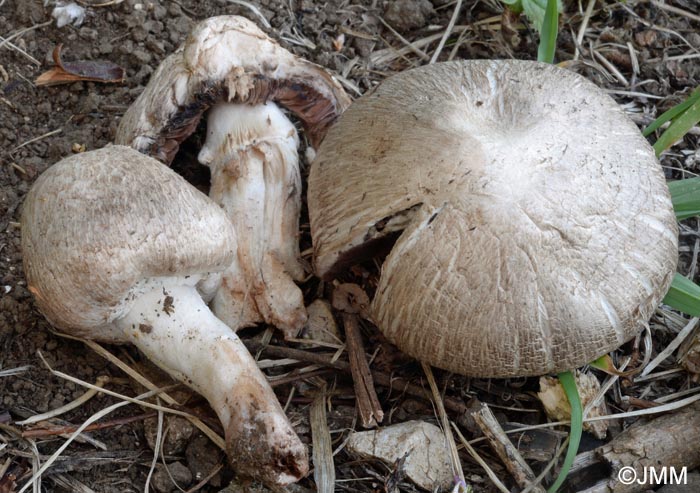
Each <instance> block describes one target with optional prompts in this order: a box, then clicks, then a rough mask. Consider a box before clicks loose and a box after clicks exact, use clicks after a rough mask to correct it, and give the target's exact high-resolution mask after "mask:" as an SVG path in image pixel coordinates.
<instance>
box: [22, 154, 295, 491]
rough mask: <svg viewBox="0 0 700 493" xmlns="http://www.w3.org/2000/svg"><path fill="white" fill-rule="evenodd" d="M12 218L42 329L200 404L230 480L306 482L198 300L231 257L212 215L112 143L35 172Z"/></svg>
mask: <svg viewBox="0 0 700 493" xmlns="http://www.w3.org/2000/svg"><path fill="white" fill-rule="evenodd" d="M21 221H22V222H21V224H22V251H23V256H24V271H25V274H26V276H27V283H28V286H29V290H30V291H31V292H32V293H33V294H34V296H35V298H36V301H37V305H38V307H39V309H40V310H41V311H42V312H43V314H44V315H45V316H46V318H47V319H48V320H49V322H51V323H52V324H53V325H55V326H57V327H60V328H62V329H63V330H65V331H67V332H69V333H71V334H73V335H76V336H80V337H85V338H88V339H94V340H98V341H104V342H109V343H132V344H134V345H136V346H137V347H138V348H139V349H140V350H141V351H142V352H143V353H144V354H145V355H146V356H147V357H148V358H149V359H151V360H152V361H153V362H155V363H156V364H157V365H158V366H160V367H161V368H163V369H164V370H165V371H167V372H168V373H170V374H171V375H172V376H173V377H175V378H177V379H178V380H180V381H182V382H184V383H186V384H187V385H189V386H190V387H192V388H193V389H195V390H196V391H197V392H199V393H200V394H202V395H203V396H204V397H206V399H207V400H208V401H209V403H210V404H211V406H212V408H213V409H214V411H216V413H217V415H218V416H219V419H220V420H221V422H222V424H223V427H224V430H225V434H226V436H225V439H226V444H227V452H228V454H229V457H230V459H231V462H232V463H233V465H234V467H235V468H236V470H237V472H238V473H240V474H243V475H248V476H253V477H256V478H260V479H262V480H263V481H265V482H267V483H271V484H280V485H284V484H288V483H290V482H293V481H296V480H298V479H299V478H301V477H302V476H304V475H306V473H307V472H308V459H307V453H306V448H305V447H304V445H303V444H302V443H301V442H300V441H299V438H298V437H297V436H296V435H295V433H294V431H293V429H292V427H291V425H290V424H289V422H288V421H287V418H286V417H285V414H284V412H283V410H282V408H281V406H280V404H279V402H278V401H277V399H276V397H275V395H274V393H273V392H272V389H271V388H270V386H269V385H268V383H267V381H266V379H265V376H264V375H263V374H262V373H261V372H260V370H259V369H258V367H257V366H256V363H255V361H254V360H253V358H252V357H251V356H250V354H249V353H248V352H247V351H246V348H245V347H244V346H243V343H242V342H241V341H240V340H239V339H238V337H237V336H236V334H235V333H234V332H233V331H232V330H231V329H230V328H229V327H228V326H226V325H225V324H224V323H223V322H222V321H220V320H219V319H218V318H216V317H215V316H214V315H213V314H212V313H211V311H210V310H209V308H208V307H207V305H206V303H205V301H204V299H203V298H202V295H200V293H199V292H198V288H202V289H205V290H208V291H211V289H212V287H214V286H216V280H217V279H216V273H220V272H222V271H223V270H224V269H226V268H227V267H228V266H229V265H230V263H231V260H232V258H233V257H234V255H235V252H236V237H235V233H234V229H233V226H232V225H231V223H230V221H229V220H228V218H227V216H226V214H225V213H224V212H223V211H222V210H221V208H220V207H219V206H217V205H216V204H214V203H213V202H212V201H211V200H210V199H208V198H207V197H206V196H205V195H203V194H201V193H200V192H199V191H197V190H196V189H195V188H194V187H192V186H191V185H189V184H188V183H187V182H186V181H185V180H184V179H183V178H181V177H180V176H179V175H177V174H176V173H175V172H174V171H172V170H170V169H168V168H167V167H165V166H163V165H162V164H161V163H159V162H158V161H156V160H155V159H152V158H149V157H147V156H144V155H143V154H141V153H139V152H137V151H135V150H133V149H131V148H129V147H123V146H111V147H107V148H105V149H100V150H97V151H91V152H87V153H83V154H76V155H74V156H71V157H68V158H66V159H64V160H62V161H60V162H59V163H57V164H55V165H54V166H52V167H51V168H50V169H49V170H47V171H46V172H45V173H43V174H42V175H41V176H40V177H39V179H37V181H36V183H35V184H34V186H33V187H32V189H31V190H30V192H29V193H28V194H27V198H26V201H25V204H24V210H23V213H22V219H21ZM212 273H213V274H214V276H213V280H212V275H210V274H212Z"/></svg>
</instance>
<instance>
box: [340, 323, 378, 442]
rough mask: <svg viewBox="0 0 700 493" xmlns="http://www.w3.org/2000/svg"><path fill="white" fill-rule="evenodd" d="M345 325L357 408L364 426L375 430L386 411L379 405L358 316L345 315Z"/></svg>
mask: <svg viewBox="0 0 700 493" xmlns="http://www.w3.org/2000/svg"><path fill="white" fill-rule="evenodd" d="M343 325H344V327H345V342H346V343H347V351H348V358H349V359H350V371H351V372H352V381H353V385H354V387H355V396H356V398H357V408H358V410H359V412H360V419H361V420H362V426H363V427H365V428H373V427H375V426H377V423H381V422H382V420H383V419H384V411H383V410H382V405H381V404H380V403H379V398H378V397H377V391H376V390H375V389H374V380H373V378H372V373H371V372H370V369H369V363H368V362H367V356H366V354H365V346H364V344H363V343H362V334H361V333H360V324H359V322H358V320H357V315H354V314H352V313H343Z"/></svg>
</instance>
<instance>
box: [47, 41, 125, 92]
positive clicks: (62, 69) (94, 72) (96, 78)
mask: <svg viewBox="0 0 700 493" xmlns="http://www.w3.org/2000/svg"><path fill="white" fill-rule="evenodd" d="M62 47H63V45H60V44H59V45H58V46H56V48H54V50H53V61H54V63H55V64H56V66H55V67H53V68H52V69H51V70H48V71H46V72H44V73H43V74H41V75H40V76H39V77H37V79H36V81H34V83H35V84H36V85H37V86H55V85H58V84H70V83H72V82H77V81H89V82H104V83H121V82H124V75H125V72H124V69H123V68H121V67H120V66H119V65H116V64H114V63H112V62H107V61H102V60H79V61H77V62H65V63H64V62H63V60H61V48H62Z"/></svg>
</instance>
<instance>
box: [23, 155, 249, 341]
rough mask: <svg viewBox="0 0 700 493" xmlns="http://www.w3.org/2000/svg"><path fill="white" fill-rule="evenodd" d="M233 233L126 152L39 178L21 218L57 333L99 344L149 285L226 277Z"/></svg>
mask: <svg viewBox="0 0 700 493" xmlns="http://www.w3.org/2000/svg"><path fill="white" fill-rule="evenodd" d="M234 235H235V233H234V231H233V227H232V226H231V224H230V221H229V220H228V218H227V217H226V215H225V214H224V212H223V211H222V210H221V208H220V207H219V206H217V205H216V204H214V203H213V202H212V201H211V200H209V198H207V197H206V196H205V195H204V194H202V193H201V192H199V191H198V190H196V189H195V188H194V187H192V186H191V185H190V184H189V183H187V182H186V181H185V180H184V179H183V178H182V177H180V176H179V175H177V174H176V173H175V172H174V171H172V170H170V169H169V168H167V167H166V166H163V165H162V164H161V163H159V162H158V161H156V160H155V159H152V158H149V157H147V156H144V155H143V154H141V153H139V152H137V151H135V150H134V149H131V148H129V147H122V146H109V147H106V148H104V149H100V150H96V151H91V152H86V153H83V154H76V155H74V156H70V157H68V158H66V159H63V160H62V161H60V162H58V163H56V164H55V165H53V166H52V167H51V168H49V169H48V170H47V171H46V172H45V173H43V174H42V175H41V176H40V177H39V179H38V180H37V181H36V183H35V184H34V186H33V187H32V189H31V190H30V192H29V194H28V195H27V199H26V201H25V204H24V210H23V213H22V251H23V253H24V270H25V274H26V276H27V281H28V285H29V290H30V291H32V293H34V295H35V296H36V300H37V303H38V305H39V309H40V310H41V311H42V312H43V313H44V315H45V316H46V318H48V319H49V321H51V322H52V323H53V324H55V325H56V326H59V327H62V328H64V329H66V330H71V331H72V332H73V333H75V334H78V335H81V336H85V337H90V338H95V339H101V340H111V341H120V340H121V339H122V338H123V336H122V335H121V332H120V331H118V330H117V329H116V328H114V327H113V326H112V325H111V322H112V321H113V320H115V319H117V318H119V317H121V316H122V315H124V314H125V313H126V312H127V311H128V309H129V306H130V302H131V301H133V299H134V298H135V297H136V294H137V293H138V291H139V287H140V286H143V285H144V283H145V282H147V281H148V279H153V278H159V277H175V276H183V277H184V276H188V275H192V276H194V275H198V274H206V273H209V272H216V271H222V270H224V269H225V268H226V267H227V266H228V265H229V264H230V263H231V261H232V259H233V256H234V254H235V245H236V241H235V236H234Z"/></svg>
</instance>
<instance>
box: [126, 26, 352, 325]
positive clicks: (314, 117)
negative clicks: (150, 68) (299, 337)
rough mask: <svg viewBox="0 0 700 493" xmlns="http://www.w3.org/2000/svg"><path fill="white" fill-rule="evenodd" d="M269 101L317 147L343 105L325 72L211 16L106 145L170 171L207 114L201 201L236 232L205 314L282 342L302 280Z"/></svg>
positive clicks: (299, 310) (293, 167)
mask: <svg viewBox="0 0 700 493" xmlns="http://www.w3.org/2000/svg"><path fill="white" fill-rule="evenodd" d="M266 103H267V104H266ZM275 104H279V105H280V106H282V107H284V108H286V109H288V110H290V111H291V112H292V113H293V114H294V115H295V116H296V117H298V118H299V119H300V120H301V121H302V123H303V124H304V126H305V128H306V131H307V133H308V135H309V138H310V140H311V142H312V144H314V145H317V144H319V143H320V141H321V140H322V139H323V136H324V135H325V132H326V130H327V128H328V127H329V126H330V124H331V123H333V122H334V121H335V119H336V117H337V115H338V114H340V113H341V112H342V111H343V110H344V109H345V107H347V106H348V104H349V99H348V97H347V95H346V94H345V92H344V91H343V89H342V88H341V87H340V85H339V84H338V83H337V82H336V81H335V80H334V79H333V78H332V77H331V76H330V75H329V74H328V73H327V72H325V71H324V70H323V69H321V68H320V67H318V66H316V65H314V64H312V63H309V62H307V61H305V60H302V59H300V58H297V57H295V56H294V55H292V54H291V53H289V52H288V51H287V50H285V49H283V48H282V47H280V46H279V45H278V44H277V43H275V42H274V41H273V40H272V39H270V38H269V37H268V36H266V35H265V33H263V32H262V31H261V30H260V29H258V28H257V27H256V26H255V25H254V24H253V23H252V22H250V21H248V20H247V19H245V18H242V17H235V16H221V17H213V18H211V19H207V20H205V21H203V22H201V23H200V24H198V25H197V26H196V27H195V28H194V30H193V31H192V33H191V34H190V35H189V37H188V38H187V41H186V42H185V44H184V46H183V47H181V48H180V49H179V50H178V51H176V52H175V53H174V54H172V55H171V56H169V57H168V58H166V59H165V61H163V63H162V64H161V65H160V67H159V68H158V69H157V70H156V72H155V74H154V75H153V77H152V78H151V80H150V82H149V84H148V86H147V87H146V89H145V90H144V92H143V93H142V94H141V95H140V96H139V98H138V99H137V100H136V102H135V103H134V104H133V105H132V106H131V108H129V110H128V111H127V113H126V115H124V118H123V120H122V122H121V124H120V126H119V129H118V132H117V137H116V142H117V143H118V144H124V145H130V146H132V147H134V148H136V149H138V150H139V151H141V152H143V153H145V154H148V155H151V156H154V157H157V158H158V159H160V160H161V161H163V162H165V163H170V161H171V160H172V159H173V157H174V156H175V153H176V152H177V150H178V147H179V145H180V143H181V142H182V141H183V140H184V139H186V138H187V137H188V136H189V135H191V134H192V133H193V132H194V130H195V129H196V127H197V124H198V123H199V120H200V118H201V117H202V115H203V114H204V112H205V111H206V110H208V109H210V108H214V109H213V110H212V112H211V114H210V116H209V120H208V129H207V141H206V144H205V146H204V149H203V150H202V153H201V154H200V161H201V162H202V163H203V164H207V165H208V166H210V167H211V169H212V187H211V196H212V197H213V198H214V199H215V200H216V201H217V202H218V203H220V204H222V205H223V206H224V208H225V209H226V210H227V212H228V214H229V217H230V218H231V220H232V221H233V223H234V226H235V228H236V230H237V231H238V236H239V253H238V258H237V259H236V261H234V262H233V263H232V265H231V267H230V269H229V271H228V272H227V273H225V274H224V280H223V283H222V288H221V289H220V290H219V292H218V293H217V295H216V298H215V300H214V302H213V305H212V307H213V310H214V312H215V313H216V314H217V316H219V317H221V318H222V319H223V320H224V321H225V322H226V323H227V324H229V325H230V326H231V327H234V328H238V327H245V326H249V325H252V324H255V323H257V322H260V321H265V322H268V323H271V324H274V325H276V326H277V327H279V328H281V329H282V330H284V331H285V335H286V336H288V337H292V336H294V335H296V333H297V331H298V330H299V329H300V328H301V327H302V326H303V325H304V322H305V320H306V312H305V310H304V303H303V297H302V294H301V291H300V290H299V288H298V287H296V285H295V284H294V280H301V279H302V277H303V275H304V270H303V268H302V266H301V264H300V263H299V246H298V238H297V232H298V221H299V211H300V207H301V199H300V194H301V178H300V174H299V165H298V155H297V146H298V137H297V135H296V130H295V129H294V126H293V125H292V124H291V122H290V121H289V120H288V119H287V117H286V116H285V115H284V113H283V112H282V111H281V110H280V109H279V108H277V107H276V106H275Z"/></svg>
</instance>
